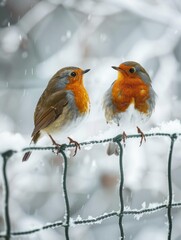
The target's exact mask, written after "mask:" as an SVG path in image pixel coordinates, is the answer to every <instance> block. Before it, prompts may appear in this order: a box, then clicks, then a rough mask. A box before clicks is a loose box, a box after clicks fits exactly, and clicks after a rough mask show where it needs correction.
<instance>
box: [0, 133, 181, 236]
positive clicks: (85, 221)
mask: <svg viewBox="0 0 181 240" xmlns="http://www.w3.org/2000/svg"><path fill="white" fill-rule="evenodd" d="M145 136H146V137H156V136H157V137H158V136H159V137H169V138H170V140H171V142H170V149H169V156H168V201H167V204H161V205H158V204H157V205H156V206H154V207H148V208H143V209H140V210H133V209H129V208H127V209H126V208H125V207H124V195H123V187H124V168H123V157H122V156H123V148H122V145H121V142H120V141H121V140H122V135H118V136H116V137H114V138H109V139H103V140H96V141H94V140H93V141H87V142H82V143H80V145H81V146H86V145H91V144H100V143H105V142H111V141H112V142H116V143H117V144H118V147H119V149H120V154H119V166H120V187H119V196H120V209H119V210H118V211H112V212H110V213H104V214H103V215H100V216H97V217H88V218H87V219H81V218H79V219H75V220H74V219H72V218H71V212H70V207H69V199H68V191H67V185H66V180H67V156H66V153H65V149H66V148H70V147H74V145H73V144H71V145H66V144H63V145H62V146H61V148H60V150H59V152H60V153H61V155H62V157H63V160H64V166H63V176H62V179H63V184H62V188H63V193H64V194H63V197H64V201H65V215H64V218H65V221H61V220H60V221H56V222H54V223H47V224H46V225H44V226H41V227H37V228H34V229H30V230H27V231H26V230H25V231H11V222H10V214H9V185H8V179H7V173H6V170H7V161H8V159H9V158H10V157H11V156H12V155H13V154H15V153H16V151H13V150H9V151H6V152H3V153H0V155H1V156H2V158H3V165H2V173H3V180H4V186H3V188H4V189H3V190H4V197H5V202H4V212H5V215H4V222H5V232H4V233H0V238H4V239H5V240H9V239H10V238H12V237H13V236H21V235H29V234H33V233H36V232H39V231H41V230H46V229H51V228H58V227H64V228H65V239H66V240H69V228H70V227H71V226H75V225H81V224H82V225H83V224H96V223H102V221H103V220H105V219H107V218H111V217H114V216H116V217H118V218H119V227H120V233H121V239H124V238H125V234H124V225H123V217H124V215H133V216H134V215H138V216H139V215H140V216H142V215H143V214H150V213H154V212H157V211H159V210H162V209H167V219H168V240H171V237H172V208H176V207H181V202H173V192H172V174H171V172H172V168H171V165H172V159H173V149H174V143H175V141H176V140H177V138H178V137H179V136H181V133H177V134H176V133H173V134H171V133H170V134H169V133H150V134H145ZM137 137H140V135H139V134H138V135H128V136H127V138H137ZM55 149H56V148H54V147H28V148H24V149H22V151H28V150H55ZM56 150H57V149H56Z"/></svg>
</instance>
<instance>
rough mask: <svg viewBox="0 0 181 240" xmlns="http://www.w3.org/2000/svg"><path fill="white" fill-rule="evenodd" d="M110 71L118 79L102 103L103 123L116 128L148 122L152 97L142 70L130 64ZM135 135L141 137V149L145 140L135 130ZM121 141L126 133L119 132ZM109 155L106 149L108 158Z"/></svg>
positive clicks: (124, 64) (133, 63)
mask: <svg viewBox="0 0 181 240" xmlns="http://www.w3.org/2000/svg"><path fill="white" fill-rule="evenodd" d="M112 68H113V69H115V70H117V71H118V78H117V79H116V80H115V81H114V82H113V83H112V85H111V86H110V88H109V89H108V90H107V91H106V93H105V95H104V99H103V109H104V111H105V118H106V121H107V123H110V122H115V123H116V124H117V125H118V126H119V125H121V124H122V122H123V121H126V122H131V121H133V122H139V121H142V120H143V121H144V120H146V119H148V118H149V117H150V116H151V114H152V112H153V110H154V108H155V98H156V93H155V91H154V90H153V88H152V85H151V83H152V82H151V79H150V76H149V75H148V73H147V72H146V70H145V69H144V68H143V67H142V66H141V65H140V64H139V63H137V62H133V61H128V62H123V63H122V64H120V65H119V67H115V66H113V67H112ZM137 131H138V133H140V134H141V141H140V145H141V144H142V141H143V139H144V140H146V138H145V136H144V133H143V132H142V131H141V129H140V128H139V127H137ZM125 138H126V133H125V132H123V141H124V142H125ZM113 151H114V150H113V149H111V145H110V146H109V147H108V154H109V155H110V154H112V153H113Z"/></svg>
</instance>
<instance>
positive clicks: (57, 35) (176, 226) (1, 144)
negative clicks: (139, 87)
mask: <svg viewBox="0 0 181 240" xmlns="http://www.w3.org/2000/svg"><path fill="white" fill-rule="evenodd" d="M0 27H1V28H0V152H3V151H5V150H7V149H10V148H11V149H18V150H21V149H22V148H23V147H25V146H28V144H29V142H30V136H31V132H32V129H33V112H34V108H35V106H36V103H37V101H38V99H39V97H40V95H41V93H42V91H43V90H44V88H45V87H46V85H47V82H48V81H49V79H50V78H51V76H52V75H53V74H54V73H55V72H56V71H57V70H59V69H60V68H62V67H65V66H78V67H81V68H82V69H87V68H91V71H90V72H89V73H87V74H86V75H85V81H84V82H85V86H86V88H87V90H88V92H89V95H90V99H91V113H90V115H89V116H88V117H87V119H86V120H85V121H84V122H83V123H82V124H81V125H80V126H79V127H78V128H77V129H75V130H74V131H72V132H71V133H70V135H71V136H72V137H73V138H74V139H76V140H77V141H80V142H81V141H86V140H91V139H92V140H93V139H104V138H107V137H110V136H111V137H113V136H115V135H117V134H119V133H121V129H119V128H117V126H115V125H112V126H111V127H110V126H107V125H106V123H105V119H104V113H103V111H102V97H103V95H104V92H105V90H106V89H107V88H108V87H109V86H110V84H111V83H112V82H113V80H115V79H116V76H117V73H116V72H115V71H114V70H113V69H112V68H111V66H113V65H115V66H117V65H119V64H120V63H121V62H123V61H127V60H134V61H138V62H140V63H141V64H142V65H143V66H144V67H145V68H146V69H147V71H148V72H149V74H150V76H151V78H152V82H153V88H154V89H155V91H156V93H157V95H158V97H157V104H156V109H155V112H154V113H153V115H152V117H151V119H150V120H149V122H148V123H147V124H146V125H145V126H143V129H144V131H145V132H149V131H155V132H157V131H159V132H160V131H164V132H181V124H180V117H181V91H180V90H181V2H180V0H147V1H144V0H134V1H131V0H128V1H124V0H107V1H106V0H102V1H99V0H97V1H96V0H91V1H89V0H82V1H81V0H65V1H63V0H44V1H40V0H16V1H14V0H7V1H6V0H0ZM153 128H155V129H153ZM127 133H136V129H131V130H130V132H129V131H128V130H127ZM59 141H60V142H65V141H66V142H67V139H61V138H60V140H59ZM50 144H51V143H50V141H49V139H48V138H46V137H45V138H44V139H42V141H40V143H39V145H43V146H44V145H50ZM169 144H170V142H169V139H163V138H149V139H147V142H146V144H143V145H142V147H139V140H138V139H136V140H128V141H127V144H126V148H125V149H124V169H125V187H124V199H125V206H130V208H133V209H134V208H135V209H140V208H142V207H145V206H146V207H148V206H149V204H150V203H163V202H165V200H167V196H168V187H167V158H168V153H169ZM180 144H181V142H180V140H179V141H177V142H176V144H175V149H174V156H173V157H174V158H173V166H172V174H173V191H174V201H180V200H181V182H180V174H181V162H180V156H181V148H180ZM106 148H107V145H106V144H105V145H96V146H93V147H92V148H91V149H90V148H87V149H84V148H82V150H81V151H80V152H78V154H77V156H76V157H74V158H72V157H70V159H69V166H68V182H67V185H68V193H69V198H70V206H71V217H73V218H74V219H76V218H77V217H78V216H79V215H80V216H81V217H82V218H87V217H88V216H93V217H96V216H98V215H100V214H103V213H105V212H110V211H112V210H118V209H119V197H118V182H119V163H118V158H117V157H116V156H111V157H108V156H107V155H106ZM22 155H23V153H22V152H19V153H18V154H16V155H14V156H13V157H12V158H11V160H10V161H9V162H8V179H9V184H10V193H11V199H10V213H11V223H12V230H28V229H30V228H33V227H36V226H41V225H43V224H46V223H47V222H53V221H57V220H61V219H63V216H64V201H63V197H62V190H61V175H62V159H61V158H60V157H57V156H55V155H54V154H53V153H51V152H47V151H45V152H34V153H33V154H32V156H31V158H30V160H29V161H28V162H26V163H22V162H21V158H22ZM1 163H2V161H1ZM0 176H1V173H0ZM180 219H181V212H180V211H179V210H178V209H176V210H173V239H174V240H179V239H181V233H180ZM124 226H125V234H126V239H134V240H143V239H147V240H152V239H153V238H154V239H155V240H164V239H167V217H166V211H165V210H163V211H160V212H158V213H154V214H152V215H147V216H143V217H142V218H140V219H139V221H138V220H137V219H136V218H134V217H133V216H126V217H124ZM3 230H4V224H3V200H2V178H0V231H3ZM70 236H71V239H73V240H81V239H86V240H94V239H104V240H108V239H112V240H115V239H118V238H119V236H120V232H119V227H118V219H117V218H116V217H115V218H111V219H108V220H106V221H104V222H103V223H102V224H101V225H100V224H98V225H84V226H76V227H74V228H71V229H70ZM18 239H21V240H23V239H38V240H41V239H44V240H49V239H53V240H56V239H65V238H64V229H62V228H57V229H52V230H47V231H41V232H39V233H37V234H34V235H31V236H25V237H19V238H18Z"/></svg>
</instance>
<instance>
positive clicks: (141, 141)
mask: <svg viewBox="0 0 181 240" xmlns="http://www.w3.org/2000/svg"><path fill="white" fill-rule="evenodd" d="M137 131H138V133H139V134H141V140H140V146H141V145H142V143H143V140H144V141H145V142H146V137H145V134H144V133H143V132H142V131H141V129H140V128H139V127H137Z"/></svg>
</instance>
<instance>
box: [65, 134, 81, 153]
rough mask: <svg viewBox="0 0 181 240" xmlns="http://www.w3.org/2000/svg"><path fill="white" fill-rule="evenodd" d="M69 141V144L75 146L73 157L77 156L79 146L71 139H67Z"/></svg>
mask: <svg viewBox="0 0 181 240" xmlns="http://www.w3.org/2000/svg"><path fill="white" fill-rule="evenodd" d="M68 139H69V144H72V143H73V144H75V151H74V155H73V157H74V156H75V155H76V154H77V150H78V149H79V150H80V144H79V143H78V142H76V141H75V140H73V139H72V138H70V137H68Z"/></svg>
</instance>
